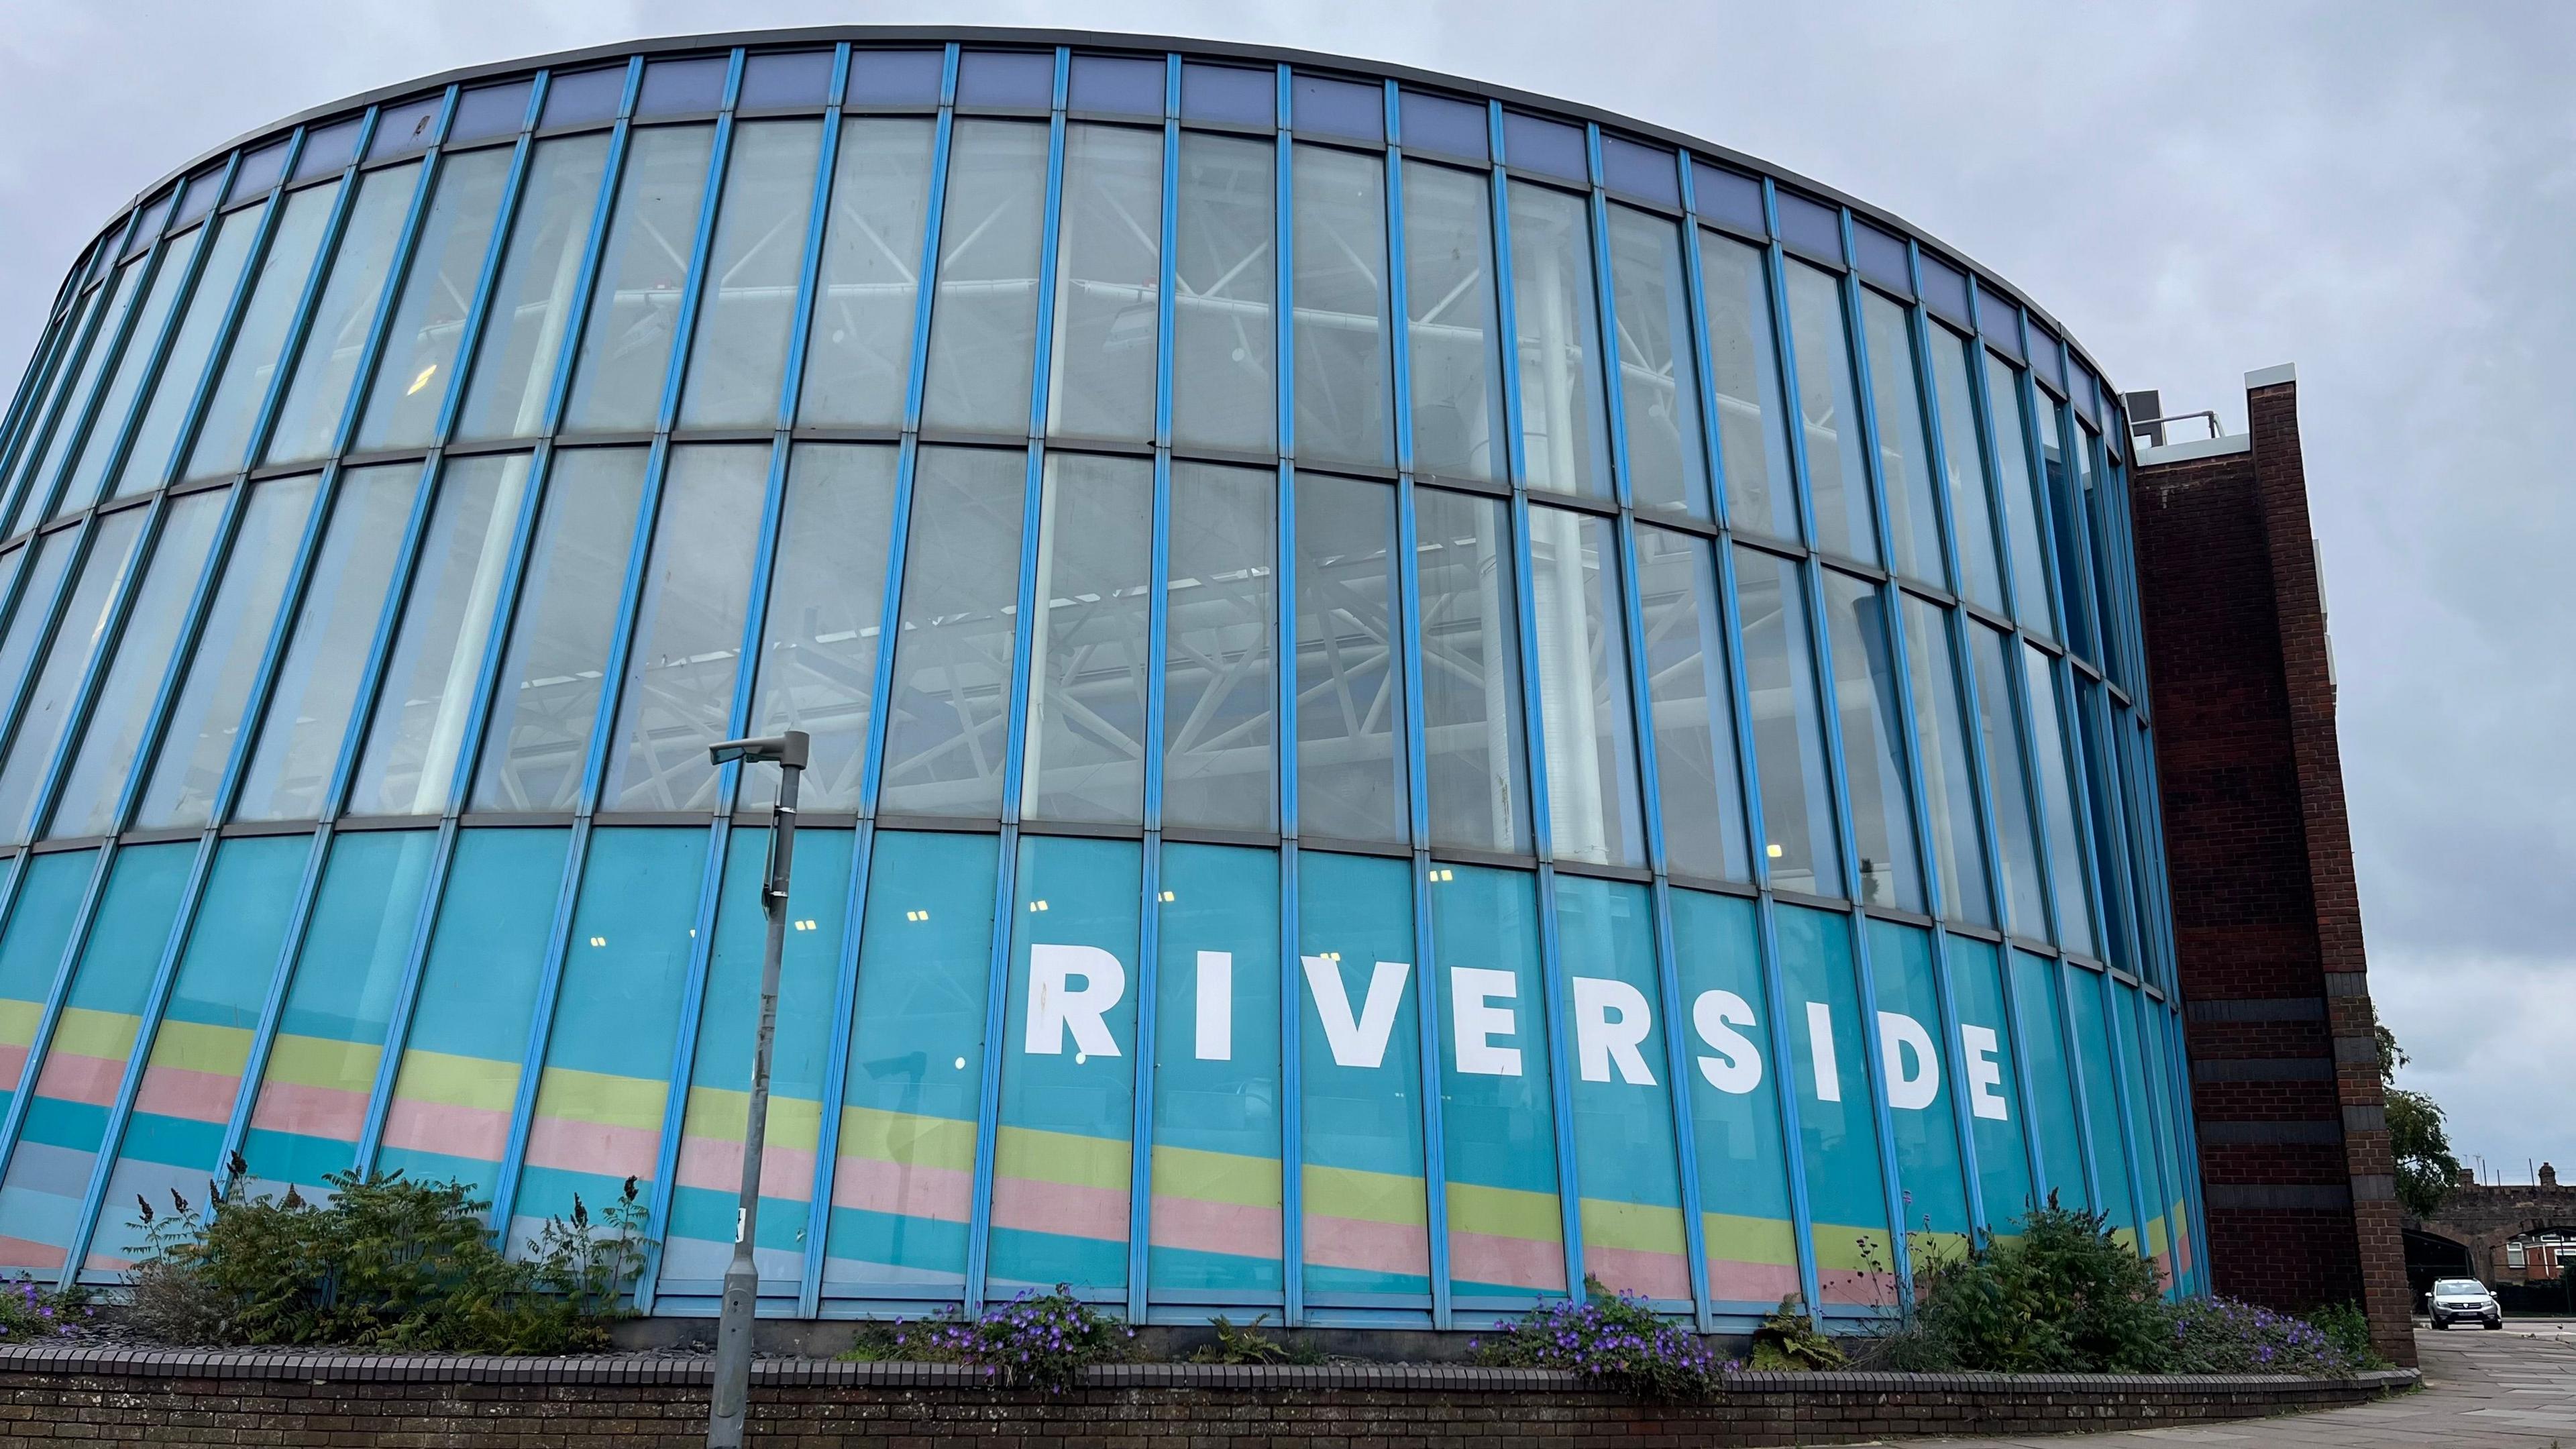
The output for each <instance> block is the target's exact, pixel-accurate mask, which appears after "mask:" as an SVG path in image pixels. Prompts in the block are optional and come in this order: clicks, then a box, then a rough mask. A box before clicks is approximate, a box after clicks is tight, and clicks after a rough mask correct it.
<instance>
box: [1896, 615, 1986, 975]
mask: <svg viewBox="0 0 2576 1449" xmlns="http://www.w3.org/2000/svg"><path fill="white" fill-rule="evenodd" d="M1904 614H1905V673H1906V679H1907V681H1908V684H1909V686H1910V692H1911V693H1912V695H1913V697H1914V738H1915V740H1916V743H1917V747H1918V748H1919V750H1920V752H1921V754H1922V766H1923V808H1924V809H1925V810H1926V811H1927V812H1929V813H1928V821H1929V824H1930V830H1929V832H1928V833H1929V834H1930V835H1931V837H1932V860H1933V864H1934V866H1935V867H1936V868H1937V871H1938V874H1939V876H1940V879H1941V914H1942V915H1945V916H1949V917H1952V918H1954V919H1958V920H1965V921H1971V922H1974V923H1975V924H1977V925H1980V926H1991V925H1993V924H1994V923H1995V912H1994V902H1993V900H1992V899H1991V898H1990V897H1989V896H1988V895H1987V892H1986V857H1985V852H1984V851H1983V850H1981V849H1980V848H1979V845H1978V831H1977V781H1976V776H1975V774H1974V773H1973V772H1972V771H1971V768H1970V764H1969V761H1970V754H1969V747H1968V728H1967V714H1966V711H1965V710H1964V709H1963V708H1962V707H1961V705H1960V702H1959V669H1958V661H1957V657H1956V654H1955V652H1954V651H1953V650H1952V649H1951V647H1950V625H1949V616H1950V611H1949V610H1946V609H1941V608H1937V607H1935V606H1934V605H1931V604H1927V603H1925V602H1924V601H1923V600H1921V599H1917V598H1912V597H1907V598H1906V600H1905V610H1904Z"/></svg>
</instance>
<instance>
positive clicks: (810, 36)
mask: <svg viewBox="0 0 2576 1449" xmlns="http://www.w3.org/2000/svg"><path fill="white" fill-rule="evenodd" d="M845 40H846V41H851V42H854V43H856V42H866V43H869V44H898V45H899V44H903V43H906V42H916V43H939V44H946V43H947V42H950V41H956V42H958V43H960V44H966V45H978V44H982V45H1001V46H1023V47H1035V46H1070V47H1074V48H1077V49H1096V50H1157V51H1180V52H1184V53H1187V54H1192V55H1205V56H1209V57H1211V58H1215V59H1228V60H1257V61H1263V62H1267V63H1270V64H1274V65H1277V64H1285V65H1289V66H1293V67H1296V68H1300V69H1305V68H1312V69H1316V70H1324V71H1340V72H1342V73H1343V74H1345V75H1368V76H1372V77H1377V78H1383V79H1392V80H1394V81H1396V82H1397V83H1399V84H1411V85H1418V86H1423V87H1426V88H1429V89H1434V90H1446V91H1453V92H1462V93H1466V94H1471V95H1478V96H1486V97H1490V98H1492V99H1494V100H1498V101H1501V102H1503V103H1504V104H1505V105H1509V106H1515V107H1521V108H1525V109H1529V110H1534V111H1546V112H1553V113H1555V114H1557V115H1560V116H1566V117H1571V118H1573V119H1576V120H1583V121H1591V122H1595V123H1597V124H1600V125H1603V126H1606V127H1609V128H1611V129H1613V130H1618V131H1625V132H1628V133H1630V134H1632V135H1636V136H1642V137H1647V138H1651V139H1653V140H1657V141H1661V142H1663V143H1665V144H1666V145H1670V146H1674V147H1680V148H1687V149H1689V150H1693V151H1697V152H1700V153H1701V154H1703V155H1706V156H1707V157H1709V159H1711V160H1714V161H1723V162H1727V163H1729V164H1731V165H1735V166H1740V167H1743V168H1745V169H1747V170H1751V171H1758V172H1762V173H1765V174H1767V175H1769V176H1771V177H1773V178H1775V179H1777V180H1780V181H1785V182H1787V183H1789V184H1790V185H1792V186H1795V187H1797V188H1798V189H1800V190H1802V191H1810V192H1813V193H1815V194H1816V195H1817V196H1819V197H1823V198H1825V199H1827V200H1830V201H1834V202H1837V203H1840V204H1842V205H1845V206H1848V207H1850V208H1851V209H1852V210H1853V211H1854V212H1855V213H1857V214H1859V215H1862V216H1866V217H1868V218H1869V219H1871V220H1872V221H1875V222H1877V223H1879V224H1880V225H1882V226H1886V227H1892V228H1894V229H1896V230H1897V231H1899V232H1902V233H1904V234H1905V235H1907V236H1911V237H1913V238H1914V239H1915V240H1917V241H1919V242H1922V243H1923V244H1924V245H1925V246H1926V247H1928V248H1929V249H1931V250H1933V251H1936V252H1939V253H1940V254H1941V255H1943V256H1944V257H1947V258H1948V259H1950V260H1951V261H1954V262H1957V263H1958V264H1960V265H1961V266H1964V267H1967V268H1969V269H1971V270H1973V271H1975V272H1976V273H1977V280H1978V283H1979V285H1981V286H1982V285H1984V284H1985V283H1987V282H1989V281H1991V282H1993V283H1995V284H1996V285H1998V286H2000V287H2001V288H2002V289H2003V291H2004V293H2005V294H2006V295H2007V296H2009V297H2011V298H2012V299H2013V300H2014V301H2016V302H2018V303H2020V304H2021V305H2022V306H2023V307H2025V308H2027V309H2029V312H2030V314H2031V315H2032V316H2033V317H2036V318H2038V319H2039V320H2041V321H2043V322H2045V323H2047V324H2048V326H2049V328H2050V330H2052V331H2054V332H2056V333H2057V335H2058V336H2059V338H2060V339H2062V340H2063V341H2064V342H2065V343H2066V345H2067V348H2068V350H2069V351H2070V352H2071V353H2072V354H2073V355H2075V356H2076V357H2078V358H2080V359H2082V361H2083V362H2084V364H2085V365H2086V366H2088V367H2090V368H2092V369H2093V372H2094V375H2095V376H2097V377H2099V378H2101V379H2102V385H2103V387H2104V388H2105V389H2106V391H2108V392H2109V396H2110V398H2111V400H2112V401H2113V403H2114V405H2115V406H2116V404H2117V399H2118V397H2119V394H2118V392H2117V391H2116V390H2112V389H2111V383H2110V378H2109V375H2108V374H2107V373H2106V372H2105V371H2104V370H2103V368H2102V366H2101V364H2100V363H2099V362H2097V361H2095V360H2094V358H2093V355H2092V353H2091V351H2090V350H2089V349H2087V348H2085V347H2082V346H2081V345H2079V344H2078V343H2077V342H2076V340H2075V335H2074V333H2073V332H2072V331H2071V330H2069V329H2068V328H2067V326H2066V325H2065V324H2064V323H2063V322H2061V321H2059V320H2058V319H2057V316H2056V315H2055V314H2054V313H2052V312H2050V311H2049V310H2048V309H2046V308H2045V307H2042V306H2040V305H2039V304H2038V303H2037V302H2035V301H2033V300H2031V298H2030V297H2029V296H2028V295H2027V294H2026V293H2024V292H2023V291H2022V289H2021V288H2020V287H2019V286H2017V285H2015V284H2014V283H2013V282H2011V281H2010V280H2008V279H2006V278H2005V277H2004V276H2003V275H2002V274H2001V273H1999V272H1996V271H1995V270H1994V269H1993V268H1991V267H1988V266H1986V265H1985V264H1984V263H1982V262H1979V261H1978V260H1977V259H1976V258H1974V257H1972V256H1970V255H1969V254H1968V253H1967V252H1965V251H1963V250H1961V249H1960V248H1958V247H1956V246H1953V245H1951V244H1950V243H1949V242H1947V241H1944V240H1942V239H1941V238H1939V237H1936V236H1934V235H1933V234H1932V233H1931V232H1929V231H1926V230H1924V229H1923V228H1922V227H1919V226H1916V225H1915V224H1914V223H1912V222H1910V221H1907V220H1906V219H1905V218H1903V217H1901V216H1898V215H1897V214H1896V213H1894V212H1892V211H1889V210H1887V209H1886V208H1884V207H1881V206H1877V205H1874V204H1872V203H1870V202H1867V201H1863V200H1861V199H1860V198H1859V197H1856V196H1853V195H1851V194H1850V193H1848V192H1845V191H1843V190H1841V189H1840V188H1838V187H1834V186H1830V185H1827V184H1826V183H1824V182H1822V181H1818V180H1815V179H1814V178H1812V177H1809V176H1806V175H1804V174H1802V173H1799V172H1796V171H1792V170H1789V169H1788V168H1786V167H1784V166H1780V165H1777V164H1775V163H1773V162H1769V161H1765V160H1763V159H1762V158H1760V157H1758V156H1754V155H1750V154H1748V153H1746V152H1742V151H1738V150H1736V149H1735V148H1733V147H1731V146H1722V145H1719V144H1718V143H1716V142H1714V141H1708V140H1703V139H1701V138H1700V137H1697V136H1693V135H1691V134H1690V133H1688V132H1686V131H1678V130H1674V129H1673V128H1671V127H1669V126H1661V125H1657V124H1655V123H1653V122H1651V121H1642V120H1639V119H1637V118H1636V117H1633V116H1627V115H1622V114H1620V113H1618V112H1616V111H1609V110H1604V109H1602V108H1600V107H1598V106H1592V105H1586V104H1584V103H1581V102H1578V101H1567V100H1560V99H1558V98H1556V97H1553V96H1544V95H1540V94H1537V93H1535V92H1532V91H1524V90H1519V89H1516V88H1514V87H1510V86H1501V85H1495V84H1493V83H1491V82H1488V81H1479V80H1474V79H1470V78H1468V77H1465V76H1456V75H1448V74H1444V73H1442V72H1439V71H1430V70H1423V69H1420V68H1418V67H1414V66H1408V65H1399V64H1397V63H1395V62H1392V61H1378V60H1366V59H1361V58H1359V57H1355V56H1343V55H1333V54H1330V53H1327V52H1324V51H1313V50H1300V49H1296V48H1294V47H1290V46H1278V45H1256V44H1252V43H1249V42H1245V41H1231V40H1206V39H1201V38H1196V37H1191V36H1178V35H1151V34H1139V33H1131V32H1127V31H1117V30H1057V29H1047V28H1038V27H1026V26H1004V25H809V26H795V27H788V28H784V29H776V30H731V31H710V32H706V33H702V34H692V35H666V36H652V37H646V38H640V39H635V40H627V41H619V42H617V43H614V44H609V45H591V46H583V47H581V48H579V49H575V50H560V51H550V52H547V53H545V54H542V55H532V56H521V57H516V58H513V59H509V60H501V61H489V62H486V63H484V64H481V65H470V66H461V67H458V68H456V69H453V70H446V71H440V72H438V73H437V74H435V75H427V76H420V77H417V78H414V79H410V80H402V81H396V82H394V83H393V84H391V85H384V86H378V87H376V88H375V89H373V90H367V91H361V92H359V93H357V94H355V95H349V96H343V97H340V98H339V99H337V100H332V101H326V102H324V103H322V104H320V105H316V106H308V107H306V108H305V109H303V110H301V111H298V112H296V113H295V114H293V115H291V116H287V117H285V118H284V119H282V120H277V121H272V122H270V123H268V124H267V125H264V126H257V127H254V128H252V129H251V130H248V131H245V132H243V133H242V134H240V135H238V136H235V137H234V138H233V139H231V140H229V141H226V142H224V143H223V144H222V145H220V146H214V147H211V148H209V149H207V150H205V151H202V152H200V153H198V154H197V155H195V156H193V157H190V158H189V159H188V160H187V161H186V162H185V163H183V164H181V165H179V166H175V167H173V168H171V169H170V170H169V171H166V172H164V173H163V174H162V175H161V176H159V177H158V178H156V179H155V180H153V181H152V183H151V184H150V185H147V186H145V187H143V188H142V189H141V190H139V191H137V192H135V193H134V196H133V198H132V199H131V200H129V201H128V202H126V204H125V205H124V206H123V207H121V208H119V209H118V211H117V212H116V213H115V215H116V216H120V217H121V216H123V215H124V214H125V213H126V212H129V211H131V210H133V209H134V208H135V207H136V206H138V205H141V204H142V203H143V202H144V201H145V200H147V199H149V198H150V197H152V196H154V195H155V194H157V193H159V192H160V191H162V190H163V189H164V188H166V187H168V186H169V185H170V184H171V183H172V182H174V181H177V180H178V179H179V178H181V177H183V176H186V175H187V174H188V173H189V172H191V171H194V170H196V169H197V168H198V167H200V166H202V165H204V164H205V163H206V162H208V161H211V160H213V159H215V158H216V157H218V156H222V155H224V154H226V153H228V152H230V151H233V150H235V149H236V148H239V147H242V146H246V145H248V144H250V143H251V142H254V141H258V140H262V139H264V138H266V137H269V136H272V135H276V134H279V133H281V132H284V131H287V130H289V129H291V128H293V127H295V126H299V125H302V124H304V123H305V122H307V121H316V120H321V119H323V118H325V117H330V116H337V115H341V114H344V113H346V112H349V111H352V110H357V109H360V108H363V107H366V106H370V105H374V104H376V103H377V102H379V101H389V100H394V99H397V98H400V97H404V96H411V95H417V94H419V93H420V92H422V91H427V90H434V89H438V88H441V87H444V86H449V85H458V84H470V83H472V82H474V81H478V80H489V79H493V78H497V77H502V76H515V75H520V74H524V73H527V72H530V71H535V70H539V69H545V68H549V67H556V68H559V67H565V66H575V65H581V64H585V63H587V62H590V61H598V60H613V59H620V58H623V57H625V56H630V55H662V54H673V53H687V52H691V51H706V50H719V49H730V48H732V47H734V46H737V45H739V46H762V47H777V48H782V49H786V48H796V47H801V46H813V45H832V44H838V43H839V42H841V41H845ZM94 239H95V238H93V240H94ZM88 245H89V244H88V243H87V242H84V243H83V244H82V247H81V253H76V254H75V256H74V257H73V262H74V263H75V264H76V263H77V262H78V261H79V257H80V254H85V253H86V251H87V249H88Z"/></svg>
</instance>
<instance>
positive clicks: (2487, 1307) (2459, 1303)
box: [2425, 1278, 2504, 1328]
mask: <svg viewBox="0 0 2576 1449" xmlns="http://www.w3.org/2000/svg"><path fill="white" fill-rule="evenodd" d="M2425 1302H2426V1311H2427V1312H2428V1313H2430V1314H2431V1316H2432V1319H2433V1326H2434V1327H2435V1328H2449V1327H2450V1326H2451V1325H2452V1324H2454V1323H2467V1322H2469V1321H2470V1320H2472V1319H2475V1320H2476V1321H2478V1322H2479V1323H2482V1324H2484V1325H2486V1326H2487V1327H2489V1328H2502V1327H2504V1309H2503V1307H2502V1306H2501V1305H2499V1304H2498V1303H2497V1302H2496V1300H2495V1295H2494V1294H2492V1293H2490V1292H2488V1291H2487V1285H2485V1284H2484V1283H2481V1282H2479V1281H2478V1280H2477V1279H2475V1278H2444V1279H2442V1280H2441V1281H2439V1282H2437V1283H2435V1284H2434V1285H2433V1291H2432V1292H2431V1293H2428V1294H2426V1295H2425Z"/></svg>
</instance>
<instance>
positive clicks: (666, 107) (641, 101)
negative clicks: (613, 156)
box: [635, 55, 732, 116]
mask: <svg viewBox="0 0 2576 1449" xmlns="http://www.w3.org/2000/svg"><path fill="white" fill-rule="evenodd" d="M730 69H732V65H731V62H729V61H728V60H727V59H726V58H725V57H723V56H720V55H710V56H702V57H699V58H697V59H694V60H654V61H647V62H645V65H644V84H643V87H642V88H641V89H640V90H639V91H638V92H637V93H636V97H635V114H637V115H639V116H677V115H685V114H688V113H689V112H692V111H712V110H714V109H716V108H717V107H719V106H721V105H723V104H724V96H725V81H726V74H725V73H726V72H727V71H728V70H730Z"/></svg>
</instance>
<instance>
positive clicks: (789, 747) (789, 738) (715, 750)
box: [707, 730, 812, 770]
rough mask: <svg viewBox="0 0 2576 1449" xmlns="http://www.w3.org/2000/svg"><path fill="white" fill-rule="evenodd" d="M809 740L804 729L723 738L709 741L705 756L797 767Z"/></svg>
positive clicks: (720, 761) (722, 761) (717, 760)
mask: <svg viewBox="0 0 2576 1449" xmlns="http://www.w3.org/2000/svg"><path fill="white" fill-rule="evenodd" d="M811 744H812V736H810V735H808V734H806V733H805V731H803V730H789V731H788V732H787V733H785V734H783V735H767V736H764V737H761V738H759V739H748V740H725V741H722V742H720V743H717V744H712V745H709V746H707V758H709V759H710V760H713V761H714V762H715V763H717V764H719V765H722V764H728V763H730V762H732V761H735V760H740V761H742V762H743V763H744V764H748V765H759V764H774V765H782V766H785V767H787V768H789V769H796V770H801V769H804V768H805V756H806V753H807V750H808V748H809V746H810V745H811Z"/></svg>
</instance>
